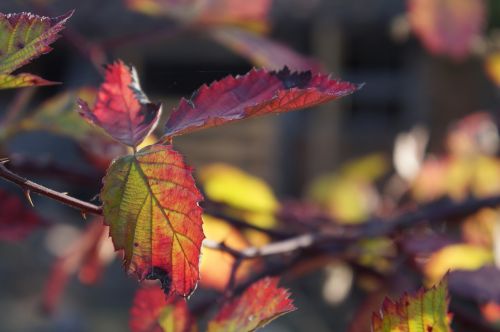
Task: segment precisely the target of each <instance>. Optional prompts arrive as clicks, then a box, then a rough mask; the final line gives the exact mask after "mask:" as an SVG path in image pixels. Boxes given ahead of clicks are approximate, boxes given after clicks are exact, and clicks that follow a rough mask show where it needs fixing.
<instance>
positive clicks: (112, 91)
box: [78, 61, 161, 147]
mask: <svg viewBox="0 0 500 332" xmlns="http://www.w3.org/2000/svg"><path fill="white" fill-rule="evenodd" d="M78 105H79V112H80V114H81V115H82V116H83V117H84V118H85V119H86V120H87V121H89V122H90V123H93V124H95V125H97V126H99V127H101V128H103V129H104V130H105V131H106V132H107V133H108V134H110V135H111V136H112V137H113V138H114V139H116V140H117V141H119V142H121V143H123V144H125V145H128V146H132V147H136V146H137V145H139V144H140V143H141V142H142V141H143V140H144V138H146V136H148V135H149V134H150V133H151V131H152V130H153V129H154V127H155V126H156V124H157V123H158V119H159V117H160V113H161V104H154V103H151V102H150V101H149V100H148V98H147V97H146V95H145V94H144V93H143V92H142V90H141V87H140V85H139V79H138V77H137V73H136V71H135V69H134V68H133V67H128V66H126V65H125V64H124V63H123V62H121V61H117V62H115V63H114V64H112V65H110V66H108V68H107V70H106V77H105V80H104V83H103V84H102V85H101V87H100V89H99V92H98V94H97V101H96V103H95V105H94V108H93V109H90V108H89V106H88V104H87V102H85V101H83V100H79V101H78Z"/></svg>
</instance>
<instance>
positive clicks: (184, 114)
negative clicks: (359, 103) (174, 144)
mask: <svg viewBox="0 0 500 332" xmlns="http://www.w3.org/2000/svg"><path fill="white" fill-rule="evenodd" d="M359 88H360V86H358V85H355V84H352V83H348V82H342V81H337V80H334V79H331V78H330V76H328V75H323V74H316V75H312V74H311V72H290V70H289V69H288V68H286V67H285V68H284V69H283V70H281V71H279V72H275V71H266V70H256V69H253V70H252V71H250V72H249V73H247V74H246V75H244V76H236V77H233V76H227V77H226V78H223V79H222V80H220V81H216V82H214V83H212V84H210V85H203V86H201V88H199V89H198V91H196V92H195V93H194V94H193V96H192V97H191V99H190V100H187V99H184V98H183V99H182V100H181V102H180V104H179V106H178V107H177V108H176V109H175V110H174V111H173V113H172V114H171V115H170V118H169V119H168V122H167V124H166V127H165V139H166V140H169V139H171V138H172V137H173V136H178V135H182V134H186V133H190V132H193V131H196V130H200V129H205V128H210V127H215V126H220V125H222V124H225V123H228V122H233V121H237V120H243V119H246V118H251V117H256V116H261V115H267V114H271V113H284V112H289V111H294V110H299V109H303V108H308V107H312V106H316V105H321V104H324V103H326V102H328V101H332V100H335V99H339V98H341V97H344V96H347V95H350V94H351V93H353V92H355V91H356V90H358V89H359Z"/></svg>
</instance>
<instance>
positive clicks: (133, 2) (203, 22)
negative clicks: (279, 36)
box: [126, 0, 272, 32]
mask: <svg viewBox="0 0 500 332" xmlns="http://www.w3.org/2000/svg"><path fill="white" fill-rule="evenodd" d="M126 3H127V5H128V7H129V8H130V9H133V10H136V11H139V12H142V13H145V14H148V15H153V16H158V15H165V16H168V17H171V18H173V19H175V20H178V21H180V22H182V23H185V24H194V25H198V26H221V25H233V26H234V25H236V26H241V27H244V28H246V29H250V30H254V31H259V32H263V31H266V30H267V29H268V14H269V11H270V9H271V4H272V0H253V1H248V0H211V1H205V0H183V1H177V0H126Z"/></svg>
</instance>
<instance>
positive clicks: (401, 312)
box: [372, 280, 451, 332]
mask: <svg viewBox="0 0 500 332" xmlns="http://www.w3.org/2000/svg"><path fill="white" fill-rule="evenodd" d="M448 303H449V299H448V286H447V282H446V280H443V281H441V283H439V285H437V286H434V287H433V288H431V289H429V290H424V289H421V290H419V291H418V292H417V293H416V294H415V295H409V294H404V295H403V296H402V297H401V298H400V299H399V301H396V302H393V301H391V300H390V299H388V298H386V299H385V300H384V303H383V304H382V309H381V310H380V313H374V314H373V316H372V332H403V331H411V332H430V331H432V332H450V331H451V328H450V323H451V318H450V316H449V315H448Z"/></svg>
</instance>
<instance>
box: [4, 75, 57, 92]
mask: <svg viewBox="0 0 500 332" xmlns="http://www.w3.org/2000/svg"><path fill="white" fill-rule="evenodd" d="M54 84H57V83H56V82H51V81H47V80H44V79H43V78H41V77H39V76H36V75H32V74H18V75H6V74H0V89H13V88H24V87H27V86H44V85H54Z"/></svg>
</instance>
